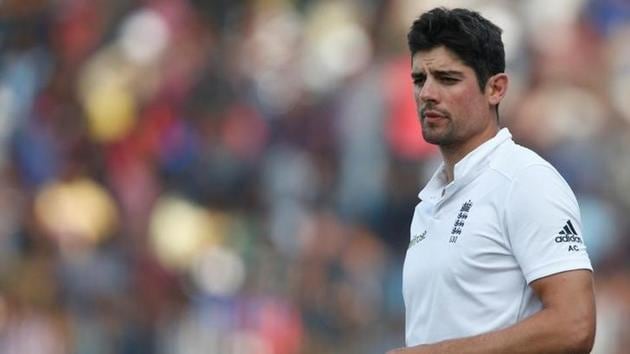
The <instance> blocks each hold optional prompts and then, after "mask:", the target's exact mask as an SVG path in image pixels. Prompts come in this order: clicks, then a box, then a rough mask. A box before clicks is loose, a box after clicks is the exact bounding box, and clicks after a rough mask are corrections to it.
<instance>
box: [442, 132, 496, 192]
mask: <svg viewBox="0 0 630 354" xmlns="http://www.w3.org/2000/svg"><path fill="white" fill-rule="evenodd" d="M498 131H499V128H498V127H495V128H493V129H488V130H486V131H485V132H483V133H482V134H479V135H477V136H475V137H473V138H471V139H469V140H467V141H466V142H464V143H461V144H452V145H440V152H441V153H442V159H443V160H444V166H445V168H446V183H451V182H452V181H453V179H455V165H456V164H457V163H458V162H459V161H461V160H462V159H463V158H464V157H466V155H468V154H469V153H470V152H471V151H473V150H475V149H476V148H478V147H479V146H480V145H481V144H483V143H485V142H486V141H488V140H490V139H492V138H494V137H495V136H496V135H497V132H498Z"/></svg>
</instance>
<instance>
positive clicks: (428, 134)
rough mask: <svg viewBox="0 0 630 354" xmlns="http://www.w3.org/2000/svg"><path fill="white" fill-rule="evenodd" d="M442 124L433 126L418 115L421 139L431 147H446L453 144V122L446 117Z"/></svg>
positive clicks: (454, 137)
mask: <svg viewBox="0 0 630 354" xmlns="http://www.w3.org/2000/svg"><path fill="white" fill-rule="evenodd" d="M442 123H443V124H439V125H437V126H433V125H432V124H430V123H427V121H426V120H425V119H424V116H423V115H420V124H421V127H422V137H423V138H424V140H425V141H426V142H427V143H429V144H433V145H438V146H441V147H446V146H450V145H452V144H454V143H455V142H456V140H457V138H456V136H455V131H454V127H453V121H451V119H450V117H447V118H446V120H445V121H444V122H442Z"/></svg>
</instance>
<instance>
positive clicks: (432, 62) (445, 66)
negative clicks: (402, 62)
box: [412, 47, 467, 71]
mask: <svg viewBox="0 0 630 354" xmlns="http://www.w3.org/2000/svg"><path fill="white" fill-rule="evenodd" d="M466 68H467V66H466V65H465V64H464V62H463V61H462V60H461V59H459V57H457V56H456V55H455V54H454V53H453V52H451V51H450V50H448V49H446V48H444V47H437V48H433V49H430V50H426V51H419V52H416V53H415V54H414V55H413V58H412V69H413V71H425V70H430V71H465V70H466Z"/></svg>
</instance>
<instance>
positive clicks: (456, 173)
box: [418, 128, 512, 202]
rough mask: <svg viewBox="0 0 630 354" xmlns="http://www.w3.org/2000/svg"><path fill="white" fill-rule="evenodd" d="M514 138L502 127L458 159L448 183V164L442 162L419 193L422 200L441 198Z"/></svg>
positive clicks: (434, 200)
mask: <svg viewBox="0 0 630 354" xmlns="http://www.w3.org/2000/svg"><path fill="white" fill-rule="evenodd" d="M511 138H512V134H511V133H510V131H509V130H508V129H507V128H502V129H501V130H499V131H498V132H497V134H496V135H495V136H494V137H492V138H490V139H488V140H487V141H485V142H484V143H483V144H481V145H479V146H478V147H476V148H475V149H474V150H473V151H471V152H469V153H468V154H467V155H466V156H464V158H462V159H461V160H460V161H458V162H457V163H456V164H455V167H454V168H453V181H452V182H451V183H449V184H447V183H446V179H447V178H446V168H445V167H446V165H445V164H444V161H442V162H441V163H440V166H439V167H438V169H437V171H435V173H434V174H433V176H432V177H431V179H430V180H429V182H428V183H427V185H426V186H425V187H424V188H423V189H422V190H421V191H420V193H418V198H420V199H421V200H430V201H433V202H436V201H438V200H440V199H441V197H442V193H443V192H444V190H445V189H446V188H448V187H449V186H451V185H453V184H457V183H460V182H462V181H463V180H465V179H467V177H469V176H470V175H471V174H473V172H475V171H477V170H479V168H481V167H483V166H485V163H484V162H487V161H488V160H487V158H488V157H489V156H490V155H491V154H492V152H494V151H495V150H496V148H497V147H498V146H499V145H501V144H502V143H503V142H505V141H506V140H509V139H511Z"/></svg>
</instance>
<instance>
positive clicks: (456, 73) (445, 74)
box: [431, 70, 464, 78]
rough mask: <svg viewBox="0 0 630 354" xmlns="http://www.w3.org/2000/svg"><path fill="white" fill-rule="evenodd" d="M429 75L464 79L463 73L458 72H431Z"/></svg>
mask: <svg viewBox="0 0 630 354" xmlns="http://www.w3.org/2000/svg"><path fill="white" fill-rule="evenodd" d="M431 74H433V75H435V76H455V77H459V78H462V77H464V73H463V72H461V71H458V70H432V71H431Z"/></svg>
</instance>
